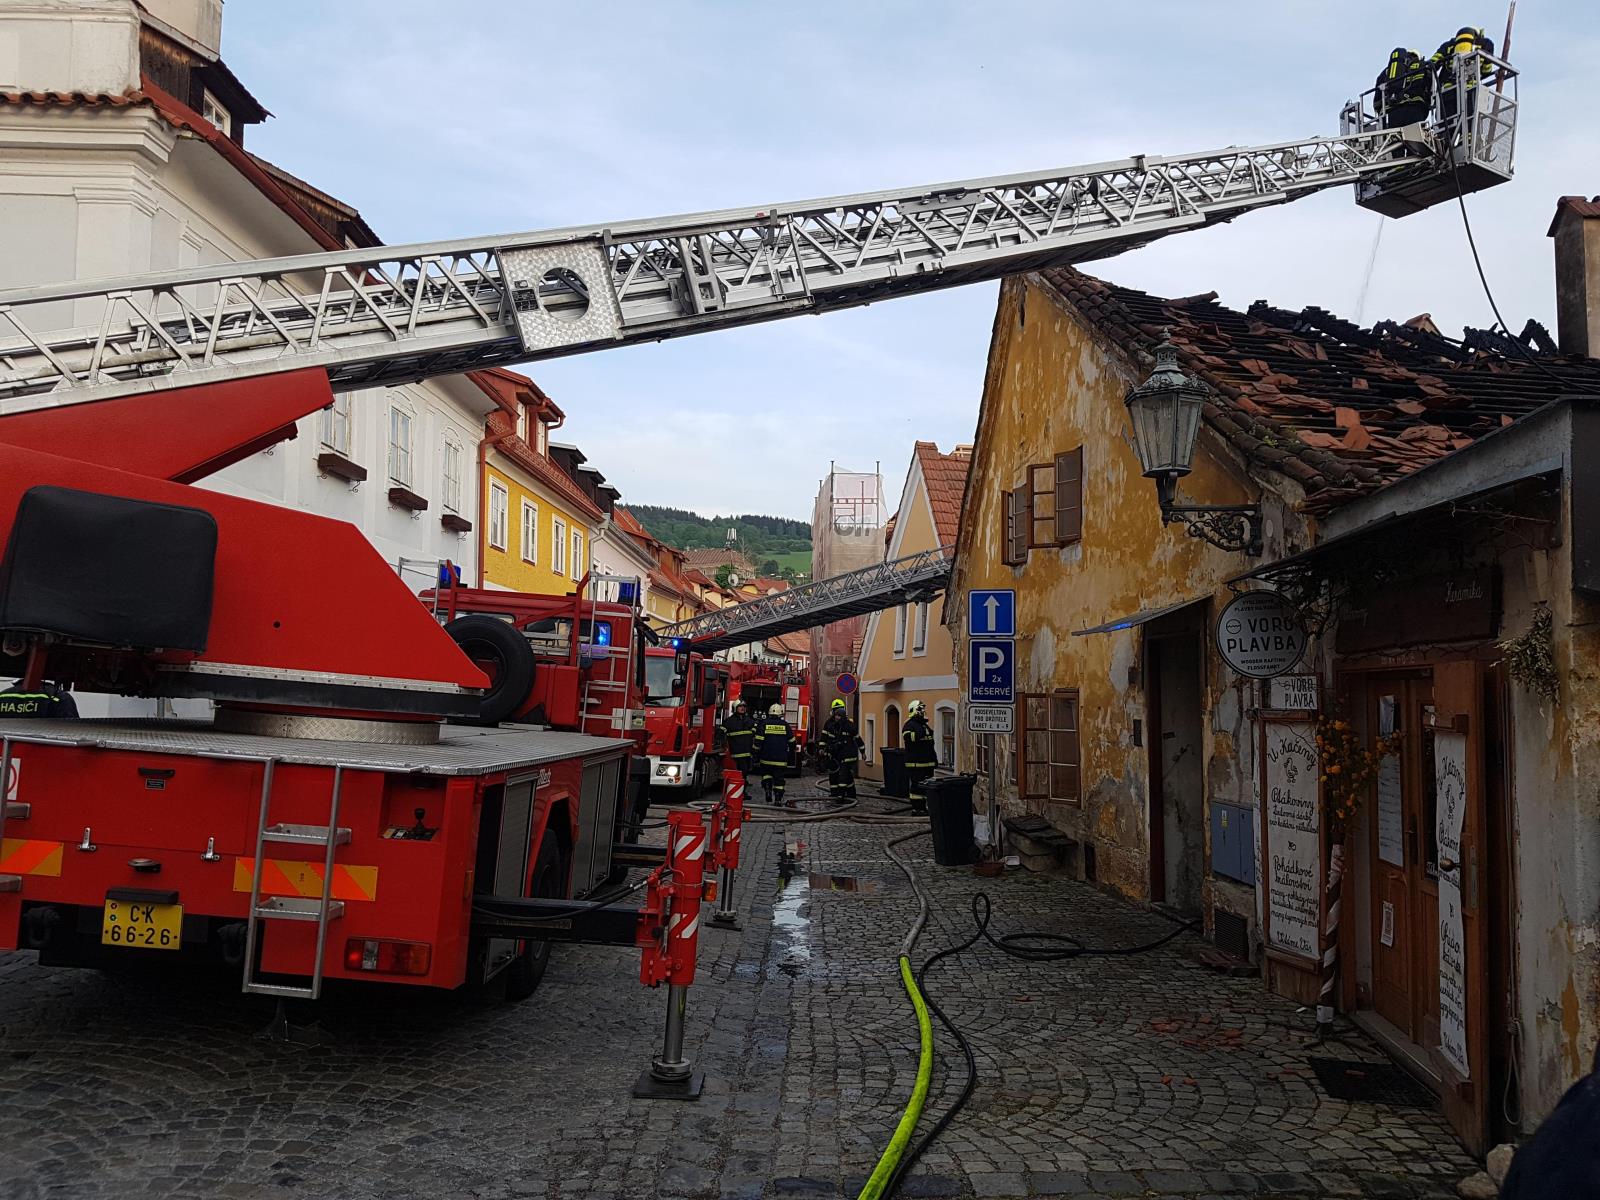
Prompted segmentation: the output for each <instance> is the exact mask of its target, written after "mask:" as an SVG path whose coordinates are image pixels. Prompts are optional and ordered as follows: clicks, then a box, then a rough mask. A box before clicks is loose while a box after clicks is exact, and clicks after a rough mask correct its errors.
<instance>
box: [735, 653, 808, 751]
mask: <svg viewBox="0 0 1600 1200" xmlns="http://www.w3.org/2000/svg"><path fill="white" fill-rule="evenodd" d="M727 669H728V672H729V674H730V680H729V683H728V696H727V706H728V709H729V711H731V710H732V708H733V705H735V704H737V703H738V702H739V701H741V700H742V701H744V703H745V704H747V705H748V706H749V708H750V715H751V716H752V717H754V718H757V719H759V718H761V717H763V716H765V715H766V714H767V711H768V710H769V709H770V708H771V707H772V706H773V705H774V704H781V705H783V719H784V720H785V721H787V722H789V728H790V729H792V730H794V738H793V739H792V740H791V741H790V743H789V771H790V773H791V774H796V775H797V774H799V773H800V764H801V763H802V762H803V761H804V759H805V753H806V747H807V745H808V744H809V743H810V740H811V680H810V676H809V674H808V673H807V672H805V671H802V670H797V669H795V668H793V667H789V666H783V665H776V664H772V663H729V664H728V666H727Z"/></svg>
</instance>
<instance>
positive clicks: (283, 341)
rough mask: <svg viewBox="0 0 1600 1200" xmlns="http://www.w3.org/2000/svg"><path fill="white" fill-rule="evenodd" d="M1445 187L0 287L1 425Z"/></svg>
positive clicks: (853, 289) (1116, 165)
mask: <svg viewBox="0 0 1600 1200" xmlns="http://www.w3.org/2000/svg"><path fill="white" fill-rule="evenodd" d="M1430 165H1431V167H1432V169H1433V170H1434V171H1435V172H1436V173H1439V172H1442V171H1443V170H1444V168H1443V167H1442V166H1441V159H1440V156H1439V155H1438V153H1437V152H1436V148H1435V146H1434V144H1433V139H1432V137H1431V135H1427V134H1425V133H1424V132H1422V131H1421V129H1420V128H1419V127H1417V126H1412V127H1408V129H1407V130H1401V129H1383V128H1377V129H1357V130H1355V131H1352V132H1349V133H1345V134H1341V135H1338V136H1326V137H1311V138H1305V139H1301V140H1298V141H1287V142H1279V143H1275V144H1272V145H1264V146H1251V147H1233V148H1229V149H1225V150H1216V151H1211V152H1208V153H1202V154H1186V155H1176V156H1171V157H1158V156H1155V155H1137V156H1134V157H1132V158H1127V159H1122V160H1118V161H1114V162H1105V163H1096V164H1093V165H1088V166H1079V167H1071V168H1067V169H1064V170H1056V171H1046V172H1040V173H1030V174H1018V175H1006V176H998V177H992V178H986V179H973V180H966V181H962V182H955V183H944V184H935V185H929V186H922V187H913V188H904V189H891V190H886V191H877V192H864V193H860V194H858V195H851V196H840V197H834V198H830V199H825V200H816V201H810V202H801V203H797V204H775V205H764V206H756V207H750V208H741V209H729V210H724V211H720V212H707V213H698V214H692V215H685V216H673V217H661V218H654V219H648V220H642V221H624V222H618V223H615V224H609V225H604V224H603V225H593V226H575V227H571V228H566V229H557V230H551V231H548V232H541V233H523V234H511V235H506V236H502V237H491V238H475V239H466V240H455V241H442V242H431V243H422V244H416V245H409V246H394V247H377V248H363V249H356V250H343V251H330V252H323V253H318V254H305V255H294V256H289V257H284V258H275V259H266V260H261V261H256V262H239V263H224V264H220V265H215V266H205V267H192V268H186V269H181V270H171V271H163V272H154V273H148V274H143V275H134V276H129V277H126V278H120V279H102V280H91V281H83V282H75V283H64V284H58V285H51V286H44V287H30V288H20V289H13V290H10V291H4V292H0V413H12V412H21V411H28V410H30V409H35V408H47V407H51V406H54V405H58V404H68V403H74V402H78V401H89V400H101V399H109V398H114V397H118V396H129V395H138V394H142V393H145V392H151V391H160V390H163V389H167V388H174V387H186V386H192V385H197V384H206V383H219V382H225V381H230V380H236V379H240V378H245V377H250V376H259V375H267V374H274V373H278V372H283V371H289V370H294V369H297V368H304V367H320V368H322V369H324V370H326V371H327V373H328V377H329V380H330V382H331V384H332V386H333V389H334V390H335V391H348V390H353V389H357V388H366V387H375V386H379V385H385V384H396V383H402V382H409V381H414V380H420V379H424V378H427V377H429V376H433V375H441V374H453V373H457V372H461V371H468V370H473V369H477V368H484V367H492V366H497V365H501V364H506V363H513V362H526V361H532V360H537V359H542V358H549V357H555V356H559V355H567V354H577V353H582V352H585V351H588V350H596V349H602V348H605V347H609V346H616V345H626V344H630V343H636V342H642V341H658V340H660V339H662V338H668V337H678V336H682V335H686V334H691V333H702V332H707V331H709V330H713V329H718V328H722V327H725V326H730V325H741V324H748V323H751V322H755V321H767V320H775V319H778V318H781V317H786V316H791V315H795V314H799V313H805V312H822V311H827V310H830V309H837V308H846V307H851V306H854V305H861V304H870V303H872V302H874V301H877V300H883V299H888V298H891V297H894V296H898V295H904V294H909V293H915V292H926V291H931V290H934V289H937V288H945V287H954V286H957V285H960V284H965V283H973V282H977V281H980V280H986V279H995V278H999V277H1000V276H1003V275H1008V274H1014V273H1018V272H1022V271H1030V270H1036V269H1040V268H1043V267H1050V266H1060V265H1064V264H1068V263H1078V262H1085V261H1088V260H1092V259H1099V258H1106V257H1109V256H1111V255H1114V254H1118V253H1121V252H1122V251H1124V250H1129V249H1132V248H1134V247H1136V246H1141V245H1144V244H1145V243H1147V242H1150V241H1153V240H1155V239H1156V238H1159V237H1163V236H1165V235H1167V234H1170V233H1176V232H1179V231H1182V230H1187V229H1194V228H1198V227H1201V226H1205V225H1208V224H1212V223H1215V222H1219V221H1227V220H1231V219H1233V218H1234V217H1237V216H1239V215H1240V214H1241V213H1243V212H1246V211H1249V210H1251V209H1255V208H1260V207H1263V206H1266V205H1272V204H1279V203H1282V202H1284V201H1287V200H1292V199H1295V198H1297V197H1299V196H1303V195H1306V194H1309V193H1311V192H1315V191H1319V190H1322V189H1326V188H1330V187H1339V186H1343V185H1349V184H1352V183H1356V182H1358V181H1361V180H1363V179H1368V178H1370V177H1373V176H1384V175H1387V174H1390V173H1394V172H1397V171H1402V170H1407V169H1419V170H1421V171H1423V172H1424V173H1426V171H1427V170H1429V169H1430Z"/></svg>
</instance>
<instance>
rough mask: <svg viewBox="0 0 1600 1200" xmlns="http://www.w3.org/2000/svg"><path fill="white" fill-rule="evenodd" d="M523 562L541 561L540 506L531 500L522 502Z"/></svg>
mask: <svg viewBox="0 0 1600 1200" xmlns="http://www.w3.org/2000/svg"><path fill="white" fill-rule="evenodd" d="M522 561H523V562H531V563H536V562H538V561H539V506H538V505H537V504H534V503H533V502H532V501H530V500H524V501H523V502H522Z"/></svg>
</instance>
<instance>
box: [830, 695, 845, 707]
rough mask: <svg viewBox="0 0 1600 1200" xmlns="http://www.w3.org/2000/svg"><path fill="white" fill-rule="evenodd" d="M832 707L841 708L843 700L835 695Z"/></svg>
mask: <svg viewBox="0 0 1600 1200" xmlns="http://www.w3.org/2000/svg"><path fill="white" fill-rule="evenodd" d="M832 707H833V708H843V707H844V700H843V699H842V698H841V697H839V696H835V697H834V698H833V704H832Z"/></svg>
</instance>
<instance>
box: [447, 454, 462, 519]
mask: <svg viewBox="0 0 1600 1200" xmlns="http://www.w3.org/2000/svg"><path fill="white" fill-rule="evenodd" d="M444 509H445V511H446V512H453V513H458V512H460V511H461V447H460V445H459V444H457V443H456V442H452V441H448V440H447V441H446V442H445V444H444Z"/></svg>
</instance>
